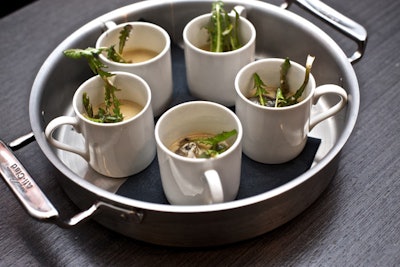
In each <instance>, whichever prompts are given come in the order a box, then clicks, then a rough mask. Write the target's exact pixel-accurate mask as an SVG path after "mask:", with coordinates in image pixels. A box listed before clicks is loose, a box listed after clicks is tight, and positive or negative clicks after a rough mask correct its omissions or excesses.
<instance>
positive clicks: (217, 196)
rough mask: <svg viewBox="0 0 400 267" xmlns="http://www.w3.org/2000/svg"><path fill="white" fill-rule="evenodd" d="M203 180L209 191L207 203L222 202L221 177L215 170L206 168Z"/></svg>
mask: <svg viewBox="0 0 400 267" xmlns="http://www.w3.org/2000/svg"><path fill="white" fill-rule="evenodd" d="M203 178H204V180H205V181H206V183H207V185H208V189H209V191H210V200H209V201H208V203H209V204H215V203H222V202H224V190H223V189H222V183H221V178H220V177H219V174H218V172H217V171H216V170H207V171H205V172H204V176H203Z"/></svg>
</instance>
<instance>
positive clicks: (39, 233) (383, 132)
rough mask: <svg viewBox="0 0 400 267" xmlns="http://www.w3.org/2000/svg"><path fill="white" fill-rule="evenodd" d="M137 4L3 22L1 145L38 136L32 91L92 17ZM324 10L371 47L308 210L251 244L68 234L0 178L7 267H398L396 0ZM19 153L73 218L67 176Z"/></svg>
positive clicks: (112, 1) (30, 12)
mask: <svg viewBox="0 0 400 267" xmlns="http://www.w3.org/2000/svg"><path fill="white" fill-rule="evenodd" d="M133 2H135V1H128V2H127V1H123V0H109V1H96V0H82V1H78V0H69V1H62V0H38V1H35V2H33V3H31V4H29V5H27V6H26V7H24V8H22V9H20V10H18V11H16V12H14V13H12V14H9V15H7V16H6V17H4V18H2V19H0V29H1V30H0V40H1V42H0V55H1V56H0V62H1V64H0V66H1V71H0V83H1V86H0V92H1V94H0V109H1V110H0V111H1V116H0V125H1V126H0V139H1V140H3V141H5V142H10V141H12V140H13V139H15V138H17V137H19V136H22V135H24V134H26V133H29V132H30V131H31V127H30V121H29V116H28V114H29V113H28V102H29V96H30V90H31V86H32V83H33V81H34V79H35V76H36V74H37V72H38V70H39V68H40V67H41V65H42V64H43V62H44V61H45V59H46V58H47V56H48V55H49V54H50V53H51V52H52V50H53V49H54V48H55V47H56V46H57V45H58V44H59V43H60V42H61V41H63V40H64V39H65V38H66V37H67V36H68V35H70V34H71V33H72V32H74V31H75V30H76V29H78V28H79V27H81V26H82V25H84V24H85V23H87V22H89V21H90V20H92V19H95V18H96V17H98V16H100V15H102V14H104V13H106V12H109V11H111V10H113V9H116V8H118V7H121V6H125V5H127V4H130V3H133ZM268 2H271V3H273V4H280V3H281V2H280V1H275V0H273V1H268ZM325 3H327V4H328V5H330V6H331V7H333V8H334V9H336V10H337V11H339V12H341V13H343V14H345V15H347V16H349V17H350V18H352V19H353V20H355V21H357V22H358V23H360V24H361V25H363V26H364V27H365V28H366V29H367V31H368V34H369V40H368V45H367V50H366V53H365V56H364V57H363V58H362V59H361V61H360V62H358V63H356V64H355V65H354V69H355V72H356V75H357V77H358V80H359V85H360V94H361V106H360V111H359V117H358V120H357V124H356V126H355V128H354V130H353V132H352V135H351V137H350V139H349V140H348V142H347V143H346V145H345V146H344V148H343V150H342V154H341V158H340V163H339V169H338V171H337V173H336V175H335V176H334V178H333V180H332V182H331V183H330V185H329V186H328V188H327V189H326V191H324V192H323V193H322V195H321V196H320V198H319V199H318V200H317V201H316V202H314V203H313V204H312V205H311V206H310V207H309V208H308V209H306V210H305V211H304V212H303V213H301V214H300V215H299V216H297V217H296V218H295V219H293V220H291V221H290V222H288V223H286V224H285V225H282V226H281V227H279V228H277V229H275V230H273V231H271V232H269V233H266V234H264V235H262V236H259V237H256V238H253V239H251V240H246V241H242V242H239V243H235V244H230V245H226V246H221V247H212V248H201V249H195V248H169V247H162V246H155V245H151V244H147V243H143V242H139V241H136V240H134V239H131V238H128V237H124V236H122V235H120V234H117V233H115V232H113V231H111V230H109V229H107V228H105V227H103V226H101V225H99V224H97V223H96V222H94V221H88V222H86V223H84V224H82V225H80V226H79V227H76V228H72V229H69V230H66V229H62V228H59V227H58V226H56V225H53V224H48V223H44V222H39V221H36V220H34V219H32V218H31V217H30V216H29V215H28V214H27V213H26V212H25V210H24V209H23V208H22V206H21V205H20V204H19V202H18V201H17V200H16V198H15V197H14V195H13V194H12V193H11V191H10V189H9V188H8V187H7V186H6V184H5V183H4V182H0V192H1V193H0V266H400V153H399V152H400V138H399V136H400V135H399V133H400V119H399V118H398V116H399V115H400V82H399V81H400V13H399V10H400V1H396V0H381V1H375V0H363V1H356V0H326V1H325ZM291 10H292V11H293V12H295V13H298V14H301V15H304V16H305V17H307V16H308V14H306V13H305V12H303V11H302V10H301V9H299V8H297V7H293V8H291ZM309 19H310V20H312V21H313V22H315V24H317V25H318V26H320V27H321V28H322V29H324V30H325V31H327V32H328V34H330V35H331V36H333V38H334V39H335V41H337V42H338V44H339V45H341V46H343V47H344V49H345V48H346V49H347V47H349V46H351V45H349V42H350V41H349V40H348V39H347V38H346V37H344V36H342V35H340V34H337V33H336V32H335V31H334V30H332V29H331V28H330V27H329V26H326V25H325V24H323V23H322V22H320V21H319V20H316V19H315V20H314V19H313V18H311V17H310V18H309ZM350 44H352V43H351V42H350ZM15 154H16V155H17V157H18V158H19V159H20V161H21V162H22V163H23V164H24V166H25V167H26V169H28V170H29V172H30V174H31V175H32V176H33V177H34V178H35V181H36V182H37V183H38V184H39V186H40V187H41V188H42V190H43V191H44V192H45V193H46V194H47V196H48V198H49V199H50V200H51V201H52V202H53V204H54V205H55V206H56V207H57V209H58V210H63V211H66V213H68V211H70V213H71V215H72V214H74V212H76V207H75V206H74V204H73V203H72V202H71V201H70V200H69V199H68V197H67V196H66V195H65V193H64V191H63V189H62V188H61V186H60V185H59V184H58V182H57V181H56V179H55V178H54V177H57V175H61V174H60V173H59V172H58V170H57V169H56V168H55V167H54V166H53V165H52V164H51V163H50V162H49V161H48V159H47V158H46V156H45V155H44V154H43V153H42V151H41V150H40V148H39V146H38V144H37V143H36V142H33V143H31V144H29V145H27V146H25V147H23V148H21V149H19V150H18V151H16V153H15ZM66 216H68V214H66Z"/></svg>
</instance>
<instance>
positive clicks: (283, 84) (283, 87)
mask: <svg viewBox="0 0 400 267" xmlns="http://www.w3.org/2000/svg"><path fill="white" fill-rule="evenodd" d="M314 59H315V57H314V56H310V55H308V56H307V61H306V72H305V77H304V81H303V83H302V85H301V86H300V88H299V89H297V91H296V92H295V93H294V94H292V95H289V94H290V88H289V85H288V82H287V74H288V72H289V69H290V67H291V65H290V60H289V58H286V59H285V61H284V62H283V63H282V64H281V68H280V82H279V87H278V88H276V93H275V97H273V96H271V93H270V91H267V90H266V89H265V88H266V87H267V85H266V84H265V83H264V81H262V80H261V78H260V76H259V75H258V73H254V74H253V81H254V89H253V90H252V91H253V93H252V95H251V96H250V98H252V97H256V98H257V101H258V103H259V104H260V105H261V106H267V103H266V101H265V100H266V99H269V100H272V101H274V102H275V104H274V105H273V106H274V107H285V106H290V105H294V104H296V103H298V102H299V99H300V98H301V96H302V94H303V92H304V89H305V88H306V86H307V84H308V81H309V78H310V73H311V68H312V64H313V62H314Z"/></svg>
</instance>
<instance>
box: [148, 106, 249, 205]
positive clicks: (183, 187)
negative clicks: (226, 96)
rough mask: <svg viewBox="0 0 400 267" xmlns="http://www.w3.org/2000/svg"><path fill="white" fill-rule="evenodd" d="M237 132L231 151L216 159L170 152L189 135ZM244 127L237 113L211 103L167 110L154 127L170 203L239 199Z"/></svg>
mask: <svg viewBox="0 0 400 267" xmlns="http://www.w3.org/2000/svg"><path fill="white" fill-rule="evenodd" d="M233 129H236V131H237V135H236V136H234V137H230V139H228V140H227V142H228V143H229V145H230V147H229V149H228V150H226V151H224V152H222V153H221V154H219V155H217V156H216V157H215V158H187V157H184V156H181V155H178V154H176V153H175V152H173V151H171V150H170V146H171V145H172V144H173V143H174V142H175V141H177V140H179V139H180V138H184V137H186V136H187V135H190V134H196V133H209V134H219V133H221V132H223V131H231V130H233ZM242 135H243V134H242V125H241V123H240V121H239V119H238V118H237V116H236V115H235V113H234V112H232V111H231V110H229V109H228V108H226V107H225V106H223V105H220V104H217V103H213V102H208V101H191V102H185V103H183V104H179V105H177V106H174V107H172V108H171V109H169V110H167V111H166V112H165V113H164V114H163V115H161V117H160V118H159V120H158V121H157V124H156V127H155V137H156V142H157V157H158V162H159V166H160V174H161V179H162V185H163V189H164V192H165V195H166V197H167V199H168V201H169V202H170V203H171V204H175V205H201V204H212V203H221V202H226V201H232V200H234V199H235V198H236V196H237V193H238V190H239V184H240V173H241V158H242Z"/></svg>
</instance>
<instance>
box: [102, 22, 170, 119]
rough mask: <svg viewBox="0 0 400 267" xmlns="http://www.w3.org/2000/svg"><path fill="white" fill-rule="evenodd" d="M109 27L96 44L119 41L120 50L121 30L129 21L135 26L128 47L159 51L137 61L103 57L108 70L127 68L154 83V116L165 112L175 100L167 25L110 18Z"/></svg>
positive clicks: (126, 46)
mask: <svg viewBox="0 0 400 267" xmlns="http://www.w3.org/2000/svg"><path fill="white" fill-rule="evenodd" d="M105 25H106V26H107V27H108V30H106V31H105V32H104V33H103V34H101V35H100V37H99V38H98V39H97V42H96V48H100V47H110V46H112V45H115V49H116V50H118V44H119V34H120V32H121V30H122V29H123V28H124V26H126V25H131V26H132V30H131V32H130V36H129V38H128V40H127V41H126V44H125V47H124V51H125V50H132V49H148V50H151V51H154V52H156V53H157V55H156V56H155V57H153V58H151V59H149V60H146V61H143V62H137V63H119V62H115V61H112V60H110V59H108V58H107V57H106V56H105V55H104V54H101V55H100V56H99V58H100V60H101V61H102V62H103V63H104V64H105V65H107V66H108V68H107V71H126V72H130V73H133V74H137V75H139V76H140V77H142V78H143V79H144V80H145V81H146V82H147V83H148V85H149V86H150V90H151V93H152V101H151V102H152V103H151V104H152V108H153V113H154V116H158V115H160V114H161V113H162V112H164V111H165V110H166V109H167V108H168V105H169V103H170V101H171V100H172V93H173V80H172V61H171V40H170V37H169V35H168V33H167V31H165V30H164V29H163V28H161V27H160V26H158V25H156V24H153V23H149V22H140V21H135V22H127V23H122V24H118V25H116V24H115V23H114V22H107V23H106V24H105Z"/></svg>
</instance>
